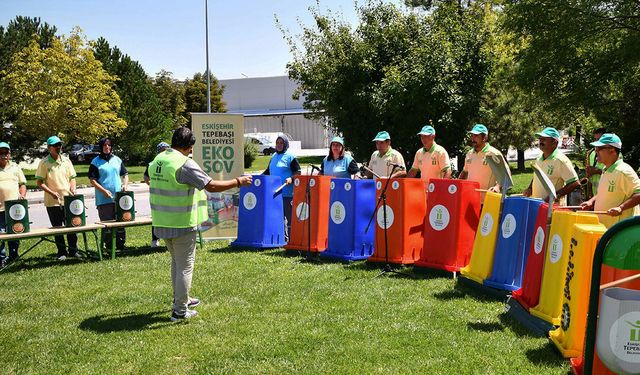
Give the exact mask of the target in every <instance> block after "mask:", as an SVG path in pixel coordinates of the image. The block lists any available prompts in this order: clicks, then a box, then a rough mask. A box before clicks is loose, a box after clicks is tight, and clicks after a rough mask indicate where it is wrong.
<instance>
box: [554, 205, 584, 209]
mask: <svg viewBox="0 0 640 375" xmlns="http://www.w3.org/2000/svg"><path fill="white" fill-rule="evenodd" d="M558 208H568V209H570V210H579V209H582V206H560V207H558Z"/></svg>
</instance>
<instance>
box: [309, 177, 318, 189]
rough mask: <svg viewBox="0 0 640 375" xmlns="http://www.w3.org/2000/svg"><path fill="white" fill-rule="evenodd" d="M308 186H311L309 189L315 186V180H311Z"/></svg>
mask: <svg viewBox="0 0 640 375" xmlns="http://www.w3.org/2000/svg"><path fill="white" fill-rule="evenodd" d="M309 186H311V187H314V186H316V180H315V178H312V179H311V180H309Z"/></svg>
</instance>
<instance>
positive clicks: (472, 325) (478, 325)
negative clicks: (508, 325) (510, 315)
mask: <svg viewBox="0 0 640 375" xmlns="http://www.w3.org/2000/svg"><path fill="white" fill-rule="evenodd" d="M467 327H469V329H472V330H474V331H482V332H495V331H503V330H504V326H503V325H502V324H500V323H497V322H468V323H467Z"/></svg>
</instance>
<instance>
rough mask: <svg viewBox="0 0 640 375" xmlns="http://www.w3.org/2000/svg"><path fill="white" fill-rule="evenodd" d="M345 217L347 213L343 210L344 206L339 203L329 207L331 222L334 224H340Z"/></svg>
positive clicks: (336, 202)
mask: <svg viewBox="0 0 640 375" xmlns="http://www.w3.org/2000/svg"><path fill="white" fill-rule="evenodd" d="M345 216H347V211H346V209H345V208H344V204H342V202H340V201H335V202H333V204H332V205H331V220H333V222H334V223H336V224H342V222H343V221H344V218H345Z"/></svg>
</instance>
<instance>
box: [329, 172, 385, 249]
mask: <svg viewBox="0 0 640 375" xmlns="http://www.w3.org/2000/svg"><path fill="white" fill-rule="evenodd" d="M330 188H331V193H330V198H329V205H330V209H329V239H328V246H327V249H326V250H325V251H323V252H321V253H320V256H322V257H327V258H333V259H339V260H344V261H354V260H362V259H367V258H368V257H370V256H371V255H372V254H373V246H374V239H375V228H374V224H375V223H373V224H372V225H371V227H370V228H369V231H368V232H367V233H364V231H365V228H366V227H367V224H368V223H369V219H371V215H373V211H374V210H375V206H376V186H375V181H373V180H352V179H348V178H334V179H332V180H331V186H330Z"/></svg>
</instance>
